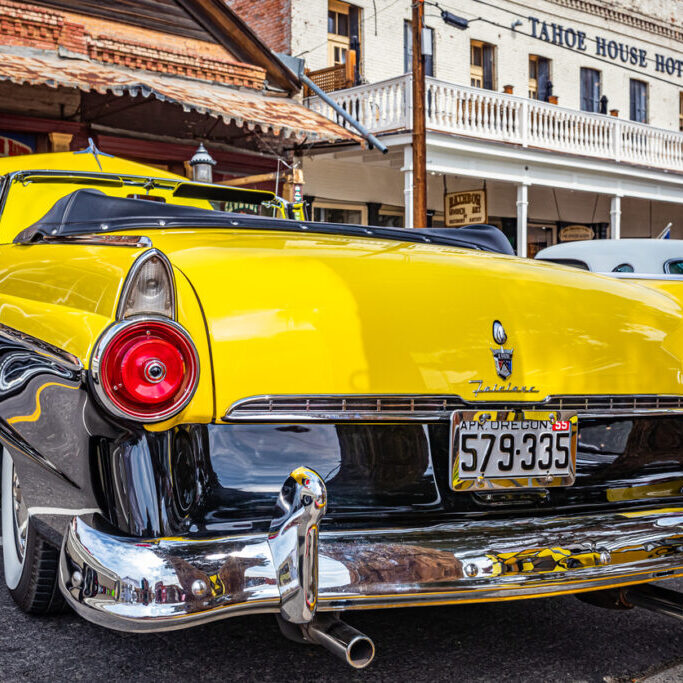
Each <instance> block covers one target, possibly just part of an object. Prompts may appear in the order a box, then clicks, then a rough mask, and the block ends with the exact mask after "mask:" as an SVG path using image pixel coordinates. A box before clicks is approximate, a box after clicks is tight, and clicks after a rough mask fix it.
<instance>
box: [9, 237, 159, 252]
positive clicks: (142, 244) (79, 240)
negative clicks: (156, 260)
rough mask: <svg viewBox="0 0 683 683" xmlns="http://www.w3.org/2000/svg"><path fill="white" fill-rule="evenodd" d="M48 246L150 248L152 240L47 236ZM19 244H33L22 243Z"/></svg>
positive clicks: (45, 238) (44, 239)
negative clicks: (77, 245)
mask: <svg viewBox="0 0 683 683" xmlns="http://www.w3.org/2000/svg"><path fill="white" fill-rule="evenodd" d="M41 242H42V243H46V244H85V245H87V246H104V247H135V248H138V249H142V248H149V247H151V246H152V240H151V239H150V238H149V237H144V236H142V235H130V236H129V235H45V236H44V237H43V238H42V240H41ZM19 244H33V243H32V242H25V243H24V242H20V243H19Z"/></svg>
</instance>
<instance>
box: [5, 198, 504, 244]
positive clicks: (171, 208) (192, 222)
mask: <svg viewBox="0 0 683 683" xmlns="http://www.w3.org/2000/svg"><path fill="white" fill-rule="evenodd" d="M180 227H183V228H187V227H193V228H223V227H224V228H232V229H235V228H244V229H256V230H278V231H283V232H285V231H286V232H310V233H319V234H327V235H348V236H358V237H378V238H381V239H391V240H397V241H402V242H431V243H434V244H443V245H448V246H456V247H464V248H467V249H479V250H483V251H491V252H496V253H500V254H513V253H514V252H513V251H512V247H511V246H510V242H509V241H508V239H507V238H506V237H505V235H504V234H503V233H502V232H501V231H500V230H498V228H496V227H494V226H492V225H483V224H482V225H469V226H466V227H463V228H425V229H411V228H407V229H406V228H379V227H373V226H366V225H346V224H340V223H314V222H309V221H305V222H304V221H294V220H284V219H279V218H265V217H262V216H251V215H246V214H239V213H226V212H223V211H211V210H209V209H198V208H195V207H192V206H181V205H178V204H165V203H160V202H153V201H148V200H144V199H129V198H125V197H111V196H109V195H106V194H104V193H103V192H102V191H100V190H94V189H80V190H76V191H75V192H72V193H71V194H68V195H66V196H65V197H62V198H61V199H60V200H59V201H58V202H56V203H55V205H54V206H53V207H52V208H51V209H50V210H49V211H48V212H47V213H46V214H45V215H44V216H43V217H42V218H41V219H40V220H39V221H37V222H36V223H34V224H33V225H31V226H30V227H28V228H26V229H25V230H22V231H21V232H20V233H19V234H18V235H17V236H16V237H15V238H14V241H15V242H17V243H27V242H36V241H40V240H41V239H43V238H44V237H56V236H69V235H84V234H92V233H102V232H113V231H118V230H140V229H144V228H155V229H160V228H180Z"/></svg>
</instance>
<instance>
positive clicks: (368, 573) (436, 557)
mask: <svg viewBox="0 0 683 683" xmlns="http://www.w3.org/2000/svg"><path fill="white" fill-rule="evenodd" d="M325 507H326V492H325V485H324V483H323V481H322V479H321V478H320V477H319V476H318V475H317V474H316V473H315V472H314V471H313V470H310V469H308V468H303V467H302V468H298V469H297V470H295V471H293V472H292V474H291V475H290V477H289V478H288V479H287V481H286V482H285V484H284V485H283V487H282V491H281V493H280V496H279V499H278V504H277V509H276V513H275V515H274V519H273V522H272V523H271V528H270V532H269V533H268V534H265V533H259V534H240V535H233V536H227V537H224V538H212V539H207V540H193V539H186V538H158V539H149V540H144V539H136V538H122V537H116V536H112V535H110V534H107V533H103V532H101V531H98V530H96V529H94V528H93V527H92V526H90V525H88V524H87V523H86V522H85V521H84V520H83V519H81V518H79V517H75V518H74V519H73V520H72V522H71V524H70V525H69V530H68V532H67V534H66V536H65V539H64V544H63V547H62V554H61V561H60V587H61V589H62V592H63V593H64V595H65V596H66V598H67V600H68V602H69V603H70V604H71V606H72V607H73V608H74V609H75V610H76V612H78V613H80V614H81V615H82V616H84V617H85V618H87V619H89V620H91V621H94V622H96V623H99V624H101V625H103V626H107V627H109V628H114V629H118V630H123V631H163V630H170V629H176V628H185V627H187V626H191V625H195V624H200V623H206V622H208V621H213V620H215V619H221V618H225V617H231V616H238V615H244V614H250V613H259V612H273V613H277V614H279V615H280V616H281V617H282V619H284V620H285V621H286V622H289V623H292V624H300V625H305V624H309V623H310V622H311V621H312V620H313V619H314V615H315V613H316V611H321V612H322V611H325V612H327V611H332V612H339V611H342V610H351V609H371V608H383V607H404V606H410V605H442V604H453V603H466V602H485V601H492V600H510V599H519V598H533V597H541V596H550V595H556V594H561V593H580V592H585V591H592V590H600V589H604V588H614V587H618V586H628V585H634V584H638V583H646V582H651V581H654V580H657V579H664V578H672V577H675V576H683V507H681V508H663V509H647V510H638V511H633V512H621V513H619V512H610V513H605V512H596V513H593V514H582V515H566V516H564V517H554V518H550V517H548V518H545V517H536V518H526V519H517V520H509V519H508V520H496V521H490V520H484V519H479V520H466V521H460V522H452V523H446V524H438V525H434V526H430V527H417V528H396V529H364V530H352V531H323V532H321V533H319V532H318V524H319V521H320V519H321V518H322V516H323V515H324V513H325ZM304 631H305V628H304Z"/></svg>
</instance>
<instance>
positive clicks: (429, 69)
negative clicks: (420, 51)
mask: <svg viewBox="0 0 683 683" xmlns="http://www.w3.org/2000/svg"><path fill="white" fill-rule="evenodd" d="M427 30H428V31H429V33H430V35H431V37H432V54H431V55H425V76H433V75H434V29H433V28H428V29H427Z"/></svg>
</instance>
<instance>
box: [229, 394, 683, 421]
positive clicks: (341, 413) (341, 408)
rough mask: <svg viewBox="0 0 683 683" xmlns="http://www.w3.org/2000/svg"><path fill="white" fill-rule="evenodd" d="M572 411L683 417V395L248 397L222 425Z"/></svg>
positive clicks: (234, 408) (237, 403) (232, 409)
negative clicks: (681, 414) (521, 398)
mask: <svg viewBox="0 0 683 683" xmlns="http://www.w3.org/2000/svg"><path fill="white" fill-rule="evenodd" d="M479 409H481V410H511V411H512V410H520V409H527V410H570V411H575V412H578V413H580V414H581V416H582V417H591V416H596V417H600V416H603V415H637V414H640V413H643V414H648V415H652V414H662V415H668V414H671V413H673V412H683V396H676V395H670V396H659V395H656V394H642V395H594V396H548V397H546V398H545V399H543V400H540V401H528V402H527V401H501V402H491V401H486V402H484V401H481V402H478V401H466V400H464V399H463V398H461V397H460V396H457V395H414V396H410V395H404V394H396V395H373V394H365V395H364V394H357V395H348V396H342V395H331V394H330V395H322V394H320V395H309V396H306V395H279V396H275V395H273V396H269V395H263V396H253V397H250V398H244V399H241V400H239V401H236V402H235V403H233V404H232V406H230V408H229V409H228V411H227V412H226V414H225V415H224V416H223V418H222V420H223V422H241V421H246V422H308V421H316V420H320V421H327V422H337V421H344V420H357V421H383V420H384V421H392V422H394V421H411V420H417V421H429V420H440V419H448V418H449V417H450V414H451V413H452V412H453V411H455V410H479Z"/></svg>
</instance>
